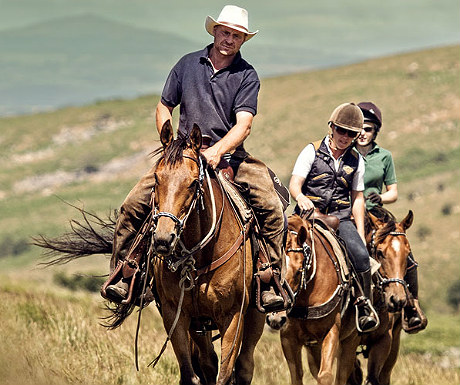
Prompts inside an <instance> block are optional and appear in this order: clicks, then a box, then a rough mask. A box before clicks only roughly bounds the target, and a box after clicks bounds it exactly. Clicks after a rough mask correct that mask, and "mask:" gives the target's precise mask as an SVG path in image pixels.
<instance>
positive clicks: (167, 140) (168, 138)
mask: <svg viewBox="0 0 460 385" xmlns="http://www.w3.org/2000/svg"><path fill="white" fill-rule="evenodd" d="M173 139H174V134H173V128H172V125H171V120H167V121H166V122H164V124H163V127H161V132H160V140H161V144H162V145H163V147H164V148H166V147H168V146H169V145H170V144H171V142H172V141H173Z"/></svg>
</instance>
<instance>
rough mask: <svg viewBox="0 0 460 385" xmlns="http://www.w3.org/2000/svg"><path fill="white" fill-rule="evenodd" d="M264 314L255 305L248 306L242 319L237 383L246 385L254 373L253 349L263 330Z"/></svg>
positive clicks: (236, 369) (236, 368) (236, 372)
mask: <svg viewBox="0 0 460 385" xmlns="http://www.w3.org/2000/svg"><path fill="white" fill-rule="evenodd" d="M264 324H265V315H264V314H262V313H260V312H259V311H258V310H257V309H256V308H255V307H249V308H248V311H247V312H246V315H245V319H244V329H243V341H242V344H241V351H240V354H239V356H238V358H237V360H236V365H235V375H236V383H237V385H248V384H250V383H251V381H252V376H253V374H254V349H255V348H256V345H257V342H258V341H259V339H260V337H261V336H262V333H263V331H264Z"/></svg>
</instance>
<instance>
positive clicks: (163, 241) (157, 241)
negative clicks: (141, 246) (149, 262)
mask: <svg viewBox="0 0 460 385" xmlns="http://www.w3.org/2000/svg"><path fill="white" fill-rule="evenodd" d="M177 239H178V237H177V235H176V233H174V232H171V233H161V234H159V233H154V235H153V249H154V251H155V254H157V255H162V256H168V255H171V254H172V253H173V251H174V249H175V248H176V244H177Z"/></svg>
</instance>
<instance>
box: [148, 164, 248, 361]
mask: <svg viewBox="0 0 460 385" xmlns="http://www.w3.org/2000/svg"><path fill="white" fill-rule="evenodd" d="M183 157H184V158H188V159H191V160H193V161H194V162H196V163H197V165H198V168H199V178H198V184H197V189H196V191H195V195H194V198H193V201H192V203H191V205H190V207H189V210H188V211H187V213H186V214H185V215H184V216H183V217H182V218H181V219H179V218H178V217H177V216H175V215H174V214H172V213H169V212H163V211H162V212H157V208H156V207H155V208H154V212H155V213H154V215H153V216H152V223H153V232H154V231H155V228H156V224H157V222H158V218H160V217H167V218H170V219H171V220H173V221H174V222H175V223H176V227H177V237H178V239H179V242H178V245H179V246H180V248H181V250H180V252H179V253H178V254H180V256H181V257H182V258H179V259H178V260H177V261H176V262H173V261H172V259H170V258H167V259H166V263H167V266H168V268H169V269H170V270H171V271H172V272H175V271H177V269H178V268H179V267H182V268H181V271H180V274H181V279H180V281H179V287H180V289H181V293H180V298H179V303H178V307H177V311H176V315H175V318H174V322H173V324H172V326H171V329H170V330H169V333H168V336H167V338H166V341H165V342H164V344H163V347H162V348H161V350H160V353H159V354H158V355H157V357H156V358H155V359H154V360H152V361H151V362H150V364H149V365H148V366H151V365H152V367H155V365H156V364H157V363H158V361H159V360H160V357H161V356H162V354H163V353H164V351H165V349H166V346H167V344H168V341H170V339H171V337H172V335H173V333H174V330H175V328H176V326H177V323H178V321H179V317H180V314H181V311H182V304H183V299H184V294H185V291H190V290H192V289H193V288H194V287H195V282H196V281H197V280H198V278H199V277H200V276H201V275H203V274H205V273H207V272H209V271H212V270H215V269H217V268H218V267H220V266H222V265H223V264H224V263H225V262H227V261H228V260H229V259H230V258H231V257H232V256H233V255H234V254H235V253H236V251H237V250H238V249H239V247H240V246H241V245H243V277H245V276H246V239H247V236H248V234H249V230H250V229H251V223H252V220H251V221H250V222H249V223H247V224H245V225H242V226H241V227H242V228H241V231H240V235H239V236H238V237H237V239H236V240H235V242H234V243H233V245H232V246H231V247H230V249H229V250H227V251H226V252H225V253H224V254H223V255H222V256H221V257H219V258H217V259H216V260H214V261H212V262H211V263H210V264H209V265H207V266H204V267H202V268H200V269H196V267H195V259H194V258H193V255H194V254H196V253H197V252H199V251H201V250H202V249H203V248H204V247H205V246H206V245H207V244H208V243H209V241H210V240H211V239H213V238H214V236H215V235H216V232H217V228H218V227H219V225H220V223H221V220H222V216H223V212H224V207H225V191H224V189H223V187H222V185H221V184H220V183H219V185H220V187H221V192H222V204H221V210H220V214H219V218H218V219H217V212H216V202H215V195H214V190H213V188H212V183H211V179H210V176H209V172H208V170H207V169H205V168H204V167H203V161H202V159H201V157H199V158H198V160H197V159H195V158H192V157H190V156H186V155H184V156H183ZM205 177H206V182H207V186H208V190H209V195H210V198H211V206H212V225H211V228H210V229H209V231H208V233H207V234H206V235H205V237H204V238H203V239H202V240H201V241H199V242H198V243H197V244H196V245H195V246H194V247H192V248H191V249H187V248H186V246H185V245H184V243H183V241H182V239H181V238H180V237H181V234H182V231H183V230H184V227H185V223H186V221H187V219H188V217H189V215H190V213H191V212H192V210H193V209H194V208H195V207H196V204H197V202H198V201H200V203H201V209H202V210H204V209H205V207H204V200H203V184H204V179H205ZM197 210H199V207H198V208H197ZM237 219H238V218H237ZM240 225H241V223H240ZM152 246H153V242H152V243H151V247H152ZM172 254H174V253H172ZM193 273H194V274H193ZM193 275H195V278H193ZM186 281H188V282H189V284H188V285H187V286H186V285H185V282H186ZM243 281H244V283H243V291H242V293H243V298H242V303H241V308H240V313H239V319H238V324H237V332H236V334H235V338H234V340H233V343H232V348H231V349H230V351H229V353H228V355H227V357H225V358H224V359H223V360H222V362H225V361H226V360H227V359H228V358H229V357H230V355H231V353H232V351H233V349H235V346H236V339H237V336H238V334H239V329H240V327H241V320H242V314H243V308H244V306H245V293H246V280H245V279H243Z"/></svg>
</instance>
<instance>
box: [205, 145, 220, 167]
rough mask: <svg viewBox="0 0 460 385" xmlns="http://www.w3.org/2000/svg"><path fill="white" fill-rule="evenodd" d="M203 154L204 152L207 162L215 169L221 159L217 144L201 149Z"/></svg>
mask: <svg viewBox="0 0 460 385" xmlns="http://www.w3.org/2000/svg"><path fill="white" fill-rule="evenodd" d="M201 154H203V156H204V157H205V158H206V162H207V163H208V164H209V165H210V166H211V167H212V169H213V170H215V169H216V167H217V166H218V164H219V163H220V159H221V155H220V153H219V151H217V149H216V148H215V146H211V147H208V148H207V149H205V150H201Z"/></svg>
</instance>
